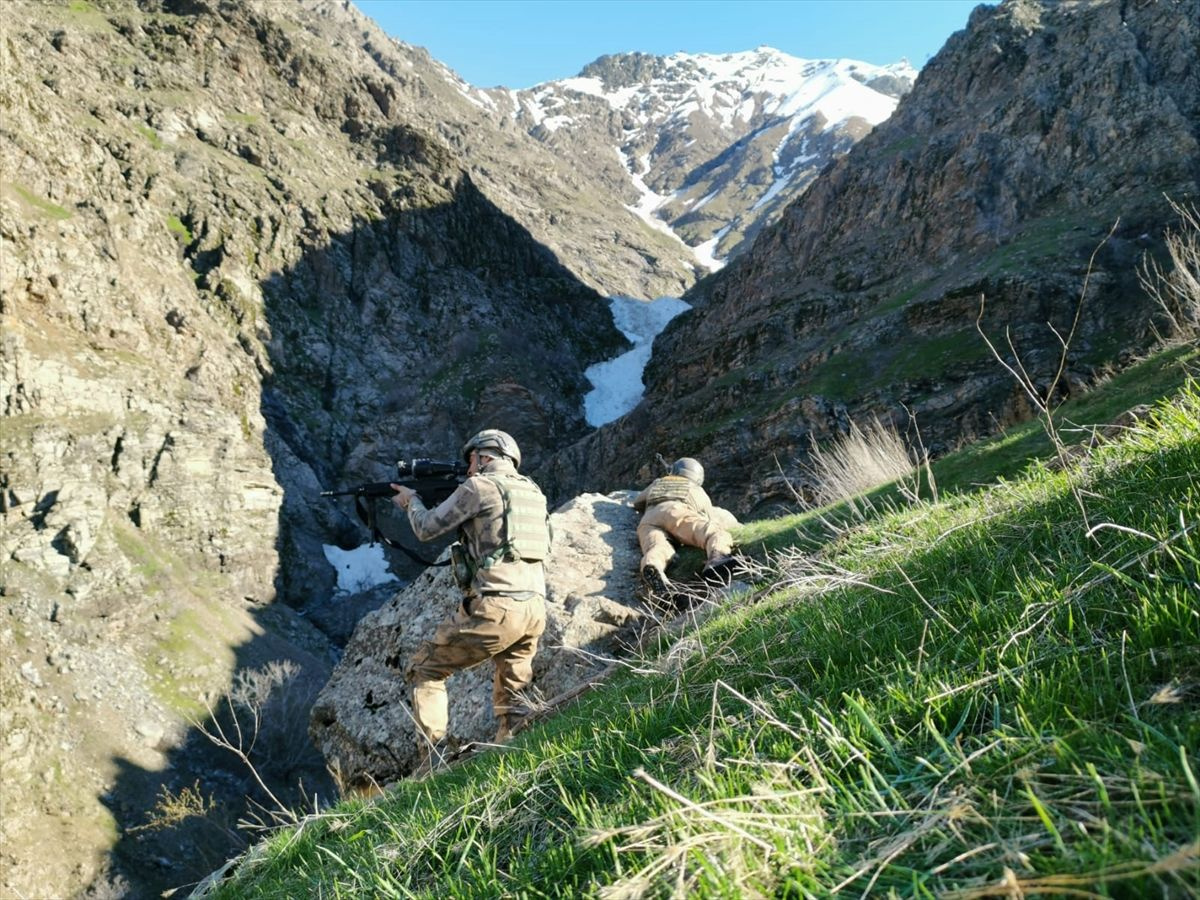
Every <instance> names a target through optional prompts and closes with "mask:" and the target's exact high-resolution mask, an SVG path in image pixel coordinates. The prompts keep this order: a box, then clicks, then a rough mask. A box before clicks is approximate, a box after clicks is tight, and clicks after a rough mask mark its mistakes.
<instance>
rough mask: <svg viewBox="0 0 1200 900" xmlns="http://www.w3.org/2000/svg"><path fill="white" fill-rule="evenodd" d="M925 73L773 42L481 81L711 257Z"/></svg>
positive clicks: (773, 210)
mask: <svg viewBox="0 0 1200 900" xmlns="http://www.w3.org/2000/svg"><path fill="white" fill-rule="evenodd" d="M916 75H917V73H916V70H915V69H913V68H912V67H911V66H909V65H908V64H907V62H901V63H896V64H893V65H891V66H874V65H871V64H869V63H863V62H859V61H855V60H847V59H836V60H806V59H800V58H798V57H794V56H790V55H789V54H785V53H782V52H781V51H778V50H775V49H773V48H770V47H765V46H763V47H760V48H758V49H756V50H751V51H744V52H740V53H726V54H703V53H700V54H698V53H675V54H672V55H669V56H654V55H651V54H644V53H633V54H609V55H606V56H601V57H599V58H598V59H596V60H594V61H593V62H591V63H589V64H588V65H586V66H584V67H583V69H582V70H581V71H580V73H579V74H578V75H577V76H575V77H573V78H566V79H559V80H556V81H550V82H544V83H542V84H539V85H535V86H534V87H532V88H528V89H525V90H522V91H510V90H498V89H493V90H490V91H487V92H481V93H484V94H486V95H487V96H488V97H490V98H491V99H492V100H493V102H494V103H495V104H496V105H497V108H498V110H499V111H500V114H501V115H503V116H506V117H508V118H509V119H511V120H512V121H514V122H516V123H518V124H521V125H523V126H524V127H526V128H527V129H528V130H529V133H530V134H532V135H534V136H535V137H537V138H538V139H540V140H542V141H544V142H545V143H547V144H548V145H550V146H553V147H554V148H555V149H556V150H557V151H558V152H559V153H562V154H565V155H566V156H567V157H568V158H571V157H577V158H580V159H581V162H582V160H583V159H586V160H587V161H588V163H589V164H590V165H592V166H593V167H595V166H599V167H601V168H603V169H604V170H606V171H609V172H610V174H609V175H608V177H609V180H610V184H611V187H612V189H613V190H614V192H624V193H625V194H626V195H628V193H629V191H628V185H629V184H632V186H633V187H634V189H635V191H636V192H637V197H636V202H635V203H633V204H626V206H627V208H630V209H631V210H633V211H635V212H636V213H637V214H638V215H639V217H640V218H642V219H643V220H644V221H646V222H647V224H649V225H650V226H651V227H652V228H658V229H660V230H662V229H663V227H664V226H666V227H667V229H668V230H669V233H672V234H676V235H677V238H678V239H679V240H680V241H681V242H683V243H684V244H685V245H686V246H687V247H688V248H689V249H690V250H691V251H692V252H693V253H695V255H696V260H697V262H698V263H699V264H700V266H701V268H702V269H707V270H709V271H712V270H716V269H719V268H720V265H721V264H722V263H721V262H719V261H718V260H719V258H721V257H728V256H730V255H733V254H736V253H737V252H738V251H739V249H740V248H742V247H744V246H748V245H749V242H750V241H751V240H752V238H753V236H754V235H755V234H757V233H758V231H759V230H760V229H761V228H762V227H763V226H764V224H766V223H769V222H771V221H774V219H775V218H776V217H777V216H778V215H779V214H780V213H781V211H782V209H783V207H784V206H785V205H786V204H787V202H789V201H790V200H791V199H793V198H795V197H796V196H799V195H800V194H801V193H803V192H804V190H805V189H806V188H807V187H808V185H809V184H810V183H811V182H812V180H813V179H814V178H815V177H816V176H817V174H818V173H819V172H820V171H821V169H823V168H824V166H825V165H826V164H828V163H829V162H830V161H831V160H832V159H834V158H836V157H837V156H838V155H840V154H842V153H845V152H846V151H847V150H848V149H849V147H851V146H853V144H854V142H855V141H857V140H859V139H861V137H862V136H863V135H865V134H866V133H867V132H869V131H870V129H871V128H872V127H873V126H874V125H876V124H878V123H879V122H881V121H883V120H884V119H885V118H886V117H887V116H888V115H890V113H891V112H892V110H893V109H894V107H895V103H896V101H897V99H898V98H899V97H901V96H903V95H904V94H905V93H907V92H908V90H909V89H911V85H912V82H913V80H914V79H915V78H916ZM612 151H615V153H616V156H617V158H618V160H619V169H618V170H617V171H615V172H612V171H611V170H612V160H611V159H610V158H608V156H607V155H608V154H609V153H611V152H612ZM623 185H624V186H623ZM714 201H715V202H714ZM705 209H707V211H703V210H705Z"/></svg>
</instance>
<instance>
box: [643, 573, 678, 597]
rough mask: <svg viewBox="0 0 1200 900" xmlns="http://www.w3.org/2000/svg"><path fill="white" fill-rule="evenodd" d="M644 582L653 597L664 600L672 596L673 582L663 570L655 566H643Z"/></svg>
mask: <svg viewBox="0 0 1200 900" xmlns="http://www.w3.org/2000/svg"><path fill="white" fill-rule="evenodd" d="M642 581H643V582H644V583H645V585H646V589H647V590H648V591H649V592H650V593H651V595H653V596H656V597H659V598H661V599H663V600H666V599H668V598H669V597H670V596H671V582H670V579H668V578H667V576H666V575H664V574H663V572H662V570H661V569H657V568H655V567H654V566H642Z"/></svg>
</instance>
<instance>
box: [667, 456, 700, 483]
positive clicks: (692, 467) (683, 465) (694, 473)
mask: <svg viewBox="0 0 1200 900" xmlns="http://www.w3.org/2000/svg"><path fill="white" fill-rule="evenodd" d="M671 474H672V475H682V476H683V477H684V478H686V479H688V480H689V481H694V482H695V483H696V484H700V485H702V484H704V466H702V465H700V463H699V462H698V461H697V460H694V459H692V458H691V457H690V456H683V457H680V458H679V459H677V460H675V463H674V465H672V466H671Z"/></svg>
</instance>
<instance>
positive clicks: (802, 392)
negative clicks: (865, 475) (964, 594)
mask: <svg viewBox="0 0 1200 900" xmlns="http://www.w3.org/2000/svg"><path fill="white" fill-rule="evenodd" d="M1198 29H1200V3H1197V2H1196V0H1182V2H1178V3H1158V4H1142V5H1138V4H1124V3H1119V2H1115V0H1113V2H1099V3H1086V4H1082V3H1081V4H1075V3H1065V4H1060V3H1036V2H1032V0H1018V2H1009V3H1004V4H1001V5H1000V6H998V7H980V8H978V9H977V10H976V11H975V13H974V14H973V16H972V18H971V22H970V27H969V28H968V29H967V30H965V31H963V32H959V33H958V34H956V35H954V36H953V37H952V38H951V39H950V40H949V41H948V42H947V44H946V46H945V48H944V49H943V50H942V51H941V52H940V53H939V54H938V55H937V56H936V57H935V58H934V59H933V60H931V61H930V63H929V64H928V65H927V66H926V67H925V68H924V69H923V70H922V72H921V75H920V77H919V78H918V80H917V82H916V85H915V86H914V89H913V91H912V93H911V94H909V95H908V96H906V97H905V98H904V99H903V100H902V101H901V102H900V104H899V106H898V108H897V110H896V112H895V113H894V114H893V115H892V117H891V118H889V119H888V120H887V121H886V122H884V123H883V124H881V125H880V126H878V127H877V128H876V129H874V130H873V131H872V132H871V133H870V134H869V135H867V136H866V137H864V138H863V139H862V140H861V141H860V142H859V143H858V144H856V145H855V147H854V149H853V150H852V151H851V152H850V153H848V154H847V155H846V156H844V157H842V158H840V159H839V160H837V161H836V162H835V163H833V165H832V166H830V167H829V169H828V170H827V171H825V172H824V173H823V175H822V176H821V177H820V178H819V179H818V180H817V181H815V182H814V183H813V185H812V186H811V187H810V189H809V190H808V191H807V192H806V193H805V194H804V196H803V197H801V198H800V199H799V200H797V201H796V202H794V203H793V204H792V205H791V206H789V207H788V209H787V211H786V212H785V213H784V215H783V216H782V218H781V219H780V221H779V222H778V223H777V224H776V225H774V226H772V227H770V228H769V229H768V230H766V231H765V232H764V233H763V234H762V235H761V236H760V237H759V238H758V240H757V241H756V242H755V244H754V246H753V247H752V248H751V249H750V250H749V251H748V252H746V253H744V254H742V255H741V256H739V257H738V258H737V259H736V260H735V261H734V262H733V263H732V264H731V265H730V266H729V267H727V268H726V269H725V270H723V271H722V272H720V273H718V274H717V275H715V276H712V277H711V278H709V279H707V280H705V281H704V282H702V283H701V284H700V285H699V286H698V287H697V288H696V289H695V290H694V291H693V292H692V293H691V294H689V295H688V297H687V298H686V299H688V300H689V301H690V302H692V303H693V304H694V310H693V311H692V312H691V313H689V314H687V315H684V316H680V317H679V318H678V319H676V320H675V321H673V322H672V323H671V325H670V326H668V328H667V329H666V331H665V332H664V333H663V334H662V335H660V336H659V338H658V339H657V340H656V343H655V354H654V357H653V359H652V360H651V364H650V366H649V367H648V369H647V371H646V375H645V380H646V385H647V390H646V397H645V401H644V402H643V404H642V406H641V407H639V409H637V410H635V411H633V412H631V413H630V414H629V415H628V416H626V417H625V418H624V419H622V420H619V421H618V422H615V423H612V424H611V425H608V426H605V427H604V428H603V429H601V430H600V431H599V432H597V433H595V434H592V435H589V436H588V437H586V438H585V439H584V440H583V441H582V442H581V444H580V445H578V446H577V447H573V448H569V449H568V450H566V451H564V452H563V453H562V454H561V455H560V456H559V457H558V458H557V459H556V460H554V461H553V463H552V464H550V465H548V466H547V467H546V468H545V469H544V471H542V472H541V473H539V474H540V477H541V480H542V481H543V482H544V483H546V484H549V485H552V486H553V487H554V488H555V489H557V490H561V491H564V492H569V491H571V490H575V489H587V488H589V487H591V486H593V485H595V484H605V483H613V482H614V481H616V482H618V483H627V482H630V481H634V480H637V481H642V480H644V479H645V478H646V477H647V476H648V475H649V474H650V469H651V466H650V463H651V461H652V460H653V455H654V451H656V450H659V451H662V452H665V453H668V455H670V454H674V455H680V454H684V453H686V454H688V455H692V456H697V457H699V458H701V459H702V460H703V461H704V463H705V465H706V467H708V469H709V472H710V474H711V487H712V493H713V495H714V499H717V500H718V501H719V502H722V503H724V504H725V505H727V506H730V507H731V508H734V509H736V510H738V511H739V512H740V513H748V512H751V511H757V512H764V511H768V510H771V509H773V508H775V506H776V505H777V504H780V503H789V502H790V501H791V494H790V491H789V490H788V488H787V482H788V481H790V483H791V484H792V485H793V486H803V485H804V483H805V479H806V477H807V476H806V474H805V472H804V468H803V462H804V460H805V458H806V456H807V452H808V446H809V443H810V440H812V439H817V440H824V439H827V438H829V437H831V436H832V435H834V434H836V433H838V432H839V431H843V430H844V429H845V427H846V422H847V421H848V420H849V419H854V420H856V421H858V422H860V423H866V422H869V421H870V420H871V418H872V417H879V418H880V419H882V420H885V421H893V422H896V423H898V424H899V425H900V427H901V429H902V430H904V429H906V428H908V427H909V425H910V420H909V411H911V412H912V413H914V414H915V416H916V424H917V427H919V428H920V431H921V436H922V439H923V442H924V444H925V446H926V447H927V448H929V449H931V450H932V451H934V452H935V453H936V452H942V451H944V450H946V449H949V448H951V447H953V446H954V445H955V444H956V442H957V441H959V440H961V439H963V438H972V437H978V436H982V435H985V434H988V433H991V432H992V431H993V430H994V429H995V428H997V427H999V426H1003V425H1005V424H1008V423H1012V422H1015V421H1019V420H1022V419H1024V418H1027V417H1029V416H1030V415H1031V413H1032V410H1031V407H1030V404H1029V403H1028V401H1027V400H1026V398H1025V397H1024V395H1023V393H1022V391H1021V389H1020V388H1019V387H1018V385H1017V384H1016V382H1015V381H1014V380H1013V379H1012V377H1011V376H1010V375H1009V374H1008V373H1007V372H1006V371H1004V369H1003V368H1002V367H1001V365H1000V364H999V363H998V362H997V361H996V360H995V359H994V358H993V357H992V354H991V352H990V351H989V350H988V348H987V345H986V344H985V343H984V341H983V340H982V339H981V338H980V336H979V335H978V334H977V333H976V329H975V320H976V318H977V317H978V316H979V314H980V309H981V304H980V300H981V298H983V299H984V300H985V305H984V317H983V320H982V325H983V327H984V329H985V331H986V332H987V333H988V335H989V336H990V337H991V339H992V341H993V343H994V344H996V346H998V347H1000V348H1001V349H1002V352H1004V353H1005V355H1006V356H1008V361H1009V362H1010V364H1012V363H1015V360H1014V359H1013V358H1012V357H1011V351H1009V350H1008V349H1007V346H1006V340H1007V338H1006V335H1007V336H1010V337H1011V340H1012V343H1013V347H1014V348H1015V349H1016V350H1017V352H1018V353H1019V354H1020V356H1021V361H1022V364H1023V365H1024V367H1025V368H1026V370H1027V371H1029V372H1030V373H1031V376H1032V378H1033V380H1034V382H1035V383H1036V384H1037V385H1038V388H1039V389H1040V390H1043V391H1044V390H1047V389H1048V388H1049V385H1050V384H1051V381H1052V380H1053V376H1054V373H1055V372H1056V371H1057V369H1058V366H1059V363H1060V359H1061V356H1062V348H1061V344H1060V343H1059V335H1062V336H1065V335H1067V334H1068V333H1070V332H1071V328H1072V323H1073V322H1074V320H1075V313H1076V309H1077V308H1078V309H1080V316H1079V321H1078V327H1077V330H1076V332H1075V336H1074V339H1073V342H1072V345H1071V348H1070V353H1069V355H1068V356H1067V359H1066V373H1065V377H1064V378H1063V379H1062V380H1061V381H1060V383H1059V390H1060V393H1059V395H1058V397H1061V396H1062V394H1063V393H1064V392H1065V391H1068V390H1072V389H1078V388H1080V387H1082V386H1084V385H1086V384H1087V383H1088V382H1089V381H1090V379H1091V378H1092V377H1093V375H1094V373H1095V372H1096V371H1097V370H1102V369H1104V368H1105V367H1119V366H1120V365H1122V364H1123V362H1124V361H1126V360H1127V359H1129V358H1130V354H1131V353H1137V352H1138V351H1139V350H1140V349H1142V348H1144V347H1145V346H1146V345H1147V343H1148V342H1149V341H1150V340H1151V330H1152V329H1151V326H1152V324H1153V319H1154V315H1155V307H1154V304H1153V302H1152V301H1150V300H1149V299H1148V298H1147V297H1146V295H1145V293H1144V291H1143V290H1142V288H1141V287H1140V285H1139V284H1138V280H1137V274H1136V271H1137V267H1138V263H1139V260H1140V258H1141V256H1142V254H1143V253H1144V252H1145V251H1147V250H1151V251H1153V250H1154V249H1155V248H1156V247H1157V246H1159V242H1160V240H1161V234H1162V230H1163V228H1164V227H1165V226H1166V225H1169V224H1173V219H1174V215H1173V213H1172V212H1171V210H1170V209H1169V207H1168V206H1167V203H1166V201H1165V199H1164V196H1163V195H1164V194H1167V195H1170V196H1172V197H1176V198H1182V197H1194V196H1196V195H1197V194H1198V193H1200V174H1198V173H1200V142H1198V137H1200V113H1198V105H1200V104H1198V101H1197V99H1196V98H1197V96H1200V81H1198V80H1197V79H1198V78H1200V74H1198V73H1200V57H1198V55H1197V47H1198V46H1200V43H1198V41H1197V38H1198V37H1200V31H1198ZM1118 220H1119V225H1118V226H1117V228H1116V230H1115V232H1114V233H1113V235H1112V237H1111V238H1108V239H1107V240H1106V235H1107V234H1108V232H1109V230H1110V229H1111V228H1112V227H1113V225H1114V223H1116V222H1118ZM1101 243H1103V247H1102V248H1101V249H1100V250H1099V252H1096V253H1095V258H1094V260H1093V259H1092V254H1093V252H1094V251H1096V250H1097V248H1098V247H1099V246H1100V245H1101ZM1089 264H1090V275H1089ZM1085 281H1086V283H1087V293H1086V296H1084V295H1083V294H1084V290H1083V288H1084V284H1085ZM1081 300H1082V306H1080V302H1081ZM1056 331H1057V334H1056V333H1055V332H1056ZM1055 399H1057V397H1056V398H1055ZM701 423H702V424H701ZM911 437H912V439H913V443H914V444H915V442H916V440H915V438H916V436H915V434H914V435H911ZM777 460H778V463H777V462H776V461H777ZM777 466H781V467H782V468H783V470H784V471H783V475H785V476H786V478H781V477H780V472H779V471H778V468H777ZM706 487H708V485H706Z"/></svg>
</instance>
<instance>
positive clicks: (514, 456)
mask: <svg viewBox="0 0 1200 900" xmlns="http://www.w3.org/2000/svg"><path fill="white" fill-rule="evenodd" d="M476 450H488V451H490V452H491V453H492V454H494V455H496V456H506V457H508V458H509V459H511V460H512V462H513V465H514V466H516V467H517V468H518V469H519V468H521V449H520V448H519V447H518V446H517V442H516V441H514V440H513V439H512V435H511V434H509V433H508V432H506V431H500V430H499V429H498V428H487V429H485V430H483V431H481V432H479V434H477V435H475V436H474V437H473V438H471V439H470V440H469V441H467V442H466V443H465V444H463V448H462V457H463V459H465V460H468V461H469V460H470V458H471V453H472V452H473V451H476Z"/></svg>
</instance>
